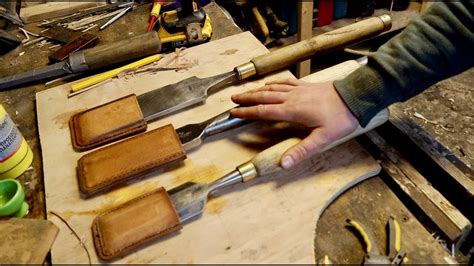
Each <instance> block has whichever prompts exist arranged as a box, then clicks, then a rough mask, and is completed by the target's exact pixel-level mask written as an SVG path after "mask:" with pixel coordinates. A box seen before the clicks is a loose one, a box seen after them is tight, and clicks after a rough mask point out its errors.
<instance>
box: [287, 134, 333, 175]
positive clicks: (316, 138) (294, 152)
mask: <svg viewBox="0 0 474 266" xmlns="http://www.w3.org/2000/svg"><path fill="white" fill-rule="evenodd" d="M332 141H333V139H332V138H331V137H330V136H328V134H327V133H326V132H325V130H324V129H321V128H316V129H314V130H313V131H312V132H311V134H310V135H309V136H308V137H306V138H305V139H303V140H302V141H301V142H300V143H298V144H296V145H295V146H293V147H291V148H290V149H288V150H287V151H286V152H285V153H284V154H283V156H282V159H281V166H282V167H283V168H284V169H288V168H291V167H293V166H295V165H297V164H299V163H301V162H302V161H303V160H305V159H307V158H309V157H310V156H312V155H314V154H316V153H318V152H320V151H321V150H322V149H323V148H324V147H326V146H327V145H329V144H330V143H331V142H332Z"/></svg>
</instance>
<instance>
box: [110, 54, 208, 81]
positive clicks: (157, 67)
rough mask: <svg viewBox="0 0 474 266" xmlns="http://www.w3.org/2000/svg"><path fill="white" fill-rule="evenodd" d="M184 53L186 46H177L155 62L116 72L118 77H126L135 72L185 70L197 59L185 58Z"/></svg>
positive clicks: (195, 62)
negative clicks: (170, 52) (172, 51)
mask: <svg viewBox="0 0 474 266" xmlns="http://www.w3.org/2000/svg"><path fill="white" fill-rule="evenodd" d="M185 55H186V48H178V49H176V50H175V52H174V53H172V54H169V55H167V56H165V57H164V58H162V59H161V60H159V61H157V62H153V63H151V64H148V65H145V66H142V67H139V68H136V69H128V70H124V71H122V72H120V73H118V74H117V78H119V79H128V78H129V77H130V76H133V75H136V74H144V73H151V74H156V73H158V72H160V71H167V70H174V71H187V70H188V69H190V68H192V67H193V66H196V65H198V63H199V62H198V60H192V61H190V60H187V59H186V58H185V57H184V56H185Z"/></svg>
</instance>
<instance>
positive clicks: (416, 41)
mask: <svg viewBox="0 0 474 266" xmlns="http://www.w3.org/2000/svg"><path fill="white" fill-rule="evenodd" d="M473 9H474V1H472V0H466V1H449V2H437V3H433V5H432V6H431V7H430V8H429V9H428V10H427V11H426V12H425V13H424V14H423V15H422V16H417V17H416V18H414V19H413V20H412V21H411V22H410V24H409V25H408V26H407V27H406V28H405V29H404V30H403V31H402V32H401V33H400V34H398V35H397V36H395V37H394V38H392V39H391V40H390V41H388V42H387V43H386V44H384V45H383V46H382V47H380V48H379V50H378V51H377V53H375V54H374V55H373V56H371V57H369V60H368V63H367V65H365V66H362V67H361V68H359V69H357V70H356V71H354V72H353V73H351V74H350V75H349V76H347V77H346V78H344V79H342V80H337V81H335V82H334V86H335V87H336V90H337V91H338V93H339V94H340V96H341V97H342V99H343V100H344V101H345V103H346V104H347V106H348V107H349V109H350V110H351V111H352V113H353V114H354V116H355V117H356V118H357V119H358V120H359V123H360V124H361V125H362V126H365V125H367V123H368V122H369V121H370V119H371V118H372V117H373V116H374V115H375V114H377V112H379V111H380V110H382V109H383V108H385V107H387V106H388V105H390V104H392V103H394V102H399V101H405V100H407V99H409V98H410V97H413V96H414V95H416V94H418V93H420V92H421V91H423V90H424V89H426V88H428V87H429V86H431V85H433V84H434V83H436V82H438V81H440V80H443V79H446V78H448V77H450V76H453V75H455V74H458V73H460V72H462V71H463V70H466V69H467V68H469V67H471V66H472V65H473V63H474V36H473V28H474V21H473V20H474V19H473V12H474V10H473Z"/></svg>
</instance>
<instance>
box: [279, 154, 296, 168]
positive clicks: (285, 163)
mask: <svg viewBox="0 0 474 266" xmlns="http://www.w3.org/2000/svg"><path fill="white" fill-rule="evenodd" d="M293 163H294V162H293V158H291V156H286V157H285V158H283V161H282V162H281V166H283V168H284V169H288V168H290V167H291V166H293Z"/></svg>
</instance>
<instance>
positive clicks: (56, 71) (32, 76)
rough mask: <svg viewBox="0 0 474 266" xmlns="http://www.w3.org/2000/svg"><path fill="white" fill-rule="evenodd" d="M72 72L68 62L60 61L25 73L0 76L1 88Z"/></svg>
mask: <svg viewBox="0 0 474 266" xmlns="http://www.w3.org/2000/svg"><path fill="white" fill-rule="evenodd" d="M71 73H72V71H71V69H70V68H69V65H68V64H67V63H66V62H60V63H56V64H53V65H50V66H46V67H43V68H39V69H34V70H31V71H28V72H25V73H21V74H17V75H13V76H9V77H4V78H0V90H4V89H8V88H12V87H16V86H20V85H23V84H28V83H31V82H35V81H42V80H46V79H52V78H57V77H61V76H63V75H66V74H71Z"/></svg>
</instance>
